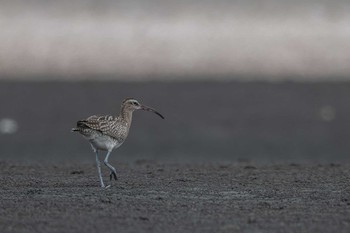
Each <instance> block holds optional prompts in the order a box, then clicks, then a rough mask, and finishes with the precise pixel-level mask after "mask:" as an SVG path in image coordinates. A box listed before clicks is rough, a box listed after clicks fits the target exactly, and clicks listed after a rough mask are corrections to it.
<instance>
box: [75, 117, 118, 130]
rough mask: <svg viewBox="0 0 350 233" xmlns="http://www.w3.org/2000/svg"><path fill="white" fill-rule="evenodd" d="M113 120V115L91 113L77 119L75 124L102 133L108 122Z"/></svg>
mask: <svg viewBox="0 0 350 233" xmlns="http://www.w3.org/2000/svg"><path fill="white" fill-rule="evenodd" d="M113 120H114V116H110V115H106V116H99V115H93V116H90V117H88V118H86V119H84V120H80V121H78V122H77V126H78V127H80V128H89V129H93V130H97V131H100V132H102V133H104V132H105V131H106V130H107V128H108V125H109V123H110V122H111V121H113Z"/></svg>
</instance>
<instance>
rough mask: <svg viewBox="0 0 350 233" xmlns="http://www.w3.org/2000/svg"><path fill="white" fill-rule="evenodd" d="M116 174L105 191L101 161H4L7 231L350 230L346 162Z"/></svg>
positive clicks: (154, 165) (134, 168)
mask: <svg viewBox="0 0 350 233" xmlns="http://www.w3.org/2000/svg"><path fill="white" fill-rule="evenodd" d="M117 167H118V168H119V169H118V172H119V180H118V181H117V182H115V183H113V186H112V187H111V188H109V189H106V190H102V189H100V188H99V187H98V185H99V184H98V178H97V173H96V169H95V166H94V164H93V163H91V164H90V163H83V164H69V165H68V164H63V163H53V164H50V165H47V166H44V165H38V164H36V163H30V164H29V163H28V164H27V163H17V162H5V161H3V162H0V183H1V189H0V206H1V208H0V232H3V233H5V232H28V233H29V232H104V233H107V232H349V230H350V186H349V180H350V179H349V178H350V165H347V164H346V165H344V164H341V165H340V164H322V165H307V164H280V165H277V164H276V165H252V164H246V163H227V164H190V165H186V164H170V163H158V162H154V161H142V160H140V161H136V162H134V163H128V164H119V166H117ZM105 172H107V171H105ZM104 175H105V177H106V178H107V177H108V174H107V173H105V174H104Z"/></svg>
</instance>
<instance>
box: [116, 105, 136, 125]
mask: <svg viewBox="0 0 350 233" xmlns="http://www.w3.org/2000/svg"><path fill="white" fill-rule="evenodd" d="M132 112H133V111H130V110H129V109H127V108H125V107H124V106H123V107H122V108H121V110H120V115H119V117H120V118H121V119H122V120H124V121H125V122H127V123H128V124H129V125H130V124H131V121H132Z"/></svg>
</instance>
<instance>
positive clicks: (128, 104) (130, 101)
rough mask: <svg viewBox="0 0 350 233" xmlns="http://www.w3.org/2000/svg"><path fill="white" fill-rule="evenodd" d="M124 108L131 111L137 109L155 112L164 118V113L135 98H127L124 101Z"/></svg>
mask: <svg viewBox="0 0 350 233" xmlns="http://www.w3.org/2000/svg"><path fill="white" fill-rule="evenodd" d="M122 108H123V109H125V110H127V111H131V112H133V111H135V110H144V111H149V112H153V113H155V114H157V115H158V116H160V117H161V118H162V119H164V117H163V115H162V114H160V113H159V112H157V111H156V110H155V109H153V108H150V107H147V106H145V105H143V104H140V102H139V101H137V100H136V99H134V98H126V99H125V100H124V101H123V103H122Z"/></svg>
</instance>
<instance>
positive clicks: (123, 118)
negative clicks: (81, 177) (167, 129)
mask: <svg viewBox="0 0 350 233" xmlns="http://www.w3.org/2000/svg"><path fill="white" fill-rule="evenodd" d="M135 110H145V111H150V112H153V113H155V114H157V115H158V116H160V117H161V118H163V119H164V117H163V116H162V114H160V113H159V112H157V111H156V110H155V109H153V108H150V107H147V106H145V105H142V104H140V103H139V102H138V101H137V100H135V99H134V98H127V99H125V100H124V101H123V102H122V105H121V109H120V114H119V115H118V116H110V115H106V116H98V115H93V116H90V117H88V118H87V119H85V120H80V121H78V122H77V127H76V128H73V129H72V131H75V132H79V133H80V134H82V135H83V136H84V138H85V139H87V140H88V141H89V142H90V144H91V147H92V149H93V151H94V152H95V155H96V165H97V171H98V176H99V179H100V184H101V187H102V188H105V187H106V186H105V184H104V182H103V178H102V173H101V162H100V159H99V151H107V154H106V157H105V159H104V164H105V165H106V166H107V167H108V169H109V170H110V175H109V177H110V181H111V180H112V179H113V178H114V179H115V180H117V173H116V169H115V168H114V167H113V166H112V165H111V164H110V163H109V162H108V158H109V156H110V154H111V152H112V150H114V149H116V148H118V147H120V146H121V145H122V144H123V142H124V141H125V139H126V138H127V136H128V134H129V129H130V125H131V121H132V114H133V112H134V111H135ZM107 187H109V186H107Z"/></svg>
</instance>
